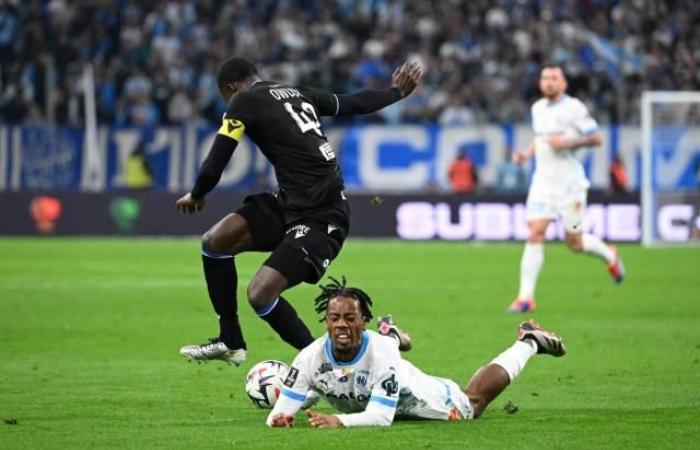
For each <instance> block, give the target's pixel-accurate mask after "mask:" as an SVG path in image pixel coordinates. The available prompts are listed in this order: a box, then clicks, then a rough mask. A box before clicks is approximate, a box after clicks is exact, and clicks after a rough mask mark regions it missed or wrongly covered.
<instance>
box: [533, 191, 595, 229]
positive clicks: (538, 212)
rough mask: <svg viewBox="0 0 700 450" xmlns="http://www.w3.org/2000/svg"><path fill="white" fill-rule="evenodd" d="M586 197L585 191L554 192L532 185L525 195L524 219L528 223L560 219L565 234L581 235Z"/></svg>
mask: <svg viewBox="0 0 700 450" xmlns="http://www.w3.org/2000/svg"><path fill="white" fill-rule="evenodd" d="M586 196H587V190H586V189H575V190H572V191H567V190H566V189H561V190H557V191H555V190H553V189H551V188H549V189H547V188H543V187H541V185H536V184H534V183H533V185H532V186H531V187H530V192H529V193H528V195H527V204H526V206H525V219H526V220H528V221H530V220H537V219H550V220H556V219H557V218H561V222H562V225H564V229H565V230H566V231H567V233H581V232H583V218H584V215H585V212H586Z"/></svg>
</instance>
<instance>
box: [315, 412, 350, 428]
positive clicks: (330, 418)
mask: <svg viewBox="0 0 700 450" xmlns="http://www.w3.org/2000/svg"><path fill="white" fill-rule="evenodd" d="M306 416H307V417H308V418H309V425H311V426H312V427H314V428H343V423H342V422H341V421H340V419H338V417H336V416H334V415H331V414H323V413H320V412H316V411H312V410H310V409H307V410H306Z"/></svg>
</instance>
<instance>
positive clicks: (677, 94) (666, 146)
mask: <svg viewBox="0 0 700 450" xmlns="http://www.w3.org/2000/svg"><path fill="white" fill-rule="evenodd" d="M641 108H642V110H641V118H642V129H641V131H642V173H641V190H642V192H641V194H642V243H643V245H644V246H652V245H656V244H660V243H689V242H695V243H700V92H691V91H645V92H644V93H643V94H642V102H641Z"/></svg>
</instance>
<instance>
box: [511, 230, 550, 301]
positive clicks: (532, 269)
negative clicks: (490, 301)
mask: <svg viewBox="0 0 700 450" xmlns="http://www.w3.org/2000/svg"><path fill="white" fill-rule="evenodd" d="M550 222H551V219H550V218H533V219H531V220H528V222H527V226H528V229H529V235H528V238H527V242H526V243H525V248H524V249H523V255H522V257H521V258H520V287H519V289H518V296H517V297H516V298H515V300H514V301H513V303H512V304H511V305H510V308H509V310H508V311H509V312H511V313H524V312H528V311H533V310H534V309H535V308H536V304H535V288H536V286H537V278H538V277H539V275H540V271H541V270H542V266H543V264H544V241H545V233H546V232H547V227H548V226H549V224H550Z"/></svg>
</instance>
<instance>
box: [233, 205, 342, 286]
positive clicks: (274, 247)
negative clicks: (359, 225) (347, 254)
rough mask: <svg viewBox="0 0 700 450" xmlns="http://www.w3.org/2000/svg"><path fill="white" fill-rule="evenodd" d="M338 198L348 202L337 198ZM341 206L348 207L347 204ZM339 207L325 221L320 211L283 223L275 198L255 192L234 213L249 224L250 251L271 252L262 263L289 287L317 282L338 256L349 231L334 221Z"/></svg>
mask: <svg viewBox="0 0 700 450" xmlns="http://www.w3.org/2000/svg"><path fill="white" fill-rule="evenodd" d="M338 201H339V202H344V203H347V200H344V199H340V198H339V199H338ZM340 206H341V207H342V208H343V209H344V210H347V205H345V204H342V205H340ZM338 209H339V208H334V209H333V211H332V213H330V214H328V217H329V219H328V220H324V214H323V211H320V212H319V211H316V212H314V213H313V217H312V218H307V219H305V218H300V219H297V220H295V221H293V222H291V223H286V221H285V216H286V214H285V211H284V208H283V207H282V205H281V204H280V203H279V202H278V200H277V197H275V196H274V195H272V194H256V195H250V196H248V197H246V198H245V199H244V200H243V206H242V207H240V208H239V209H238V210H237V211H236V213H237V214H240V215H241V216H243V218H244V219H245V220H246V222H247V223H248V229H249V230H250V234H251V237H252V239H253V248H252V250H253V251H263V252H265V251H271V252H272V254H271V255H270V257H269V258H267V260H265V262H264V263H263V264H264V265H266V266H268V267H272V268H273V269H275V270H277V271H279V272H280V273H282V274H283V275H284V276H285V277H286V278H287V282H288V286H289V287H292V286H295V285H297V284H299V283H301V282H303V281H304V282H307V283H317V282H318V281H319V280H320V279H321V277H323V274H324V273H325V272H326V269H327V268H328V266H329V265H330V263H331V261H333V259H335V257H336V256H338V253H339V252H340V249H341V247H342V246H343V242H344V241H345V238H346V237H347V233H348V229H347V226H346V225H345V224H341V223H337V222H339V221H338V220H337V211H338ZM333 222H336V223H333Z"/></svg>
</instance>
